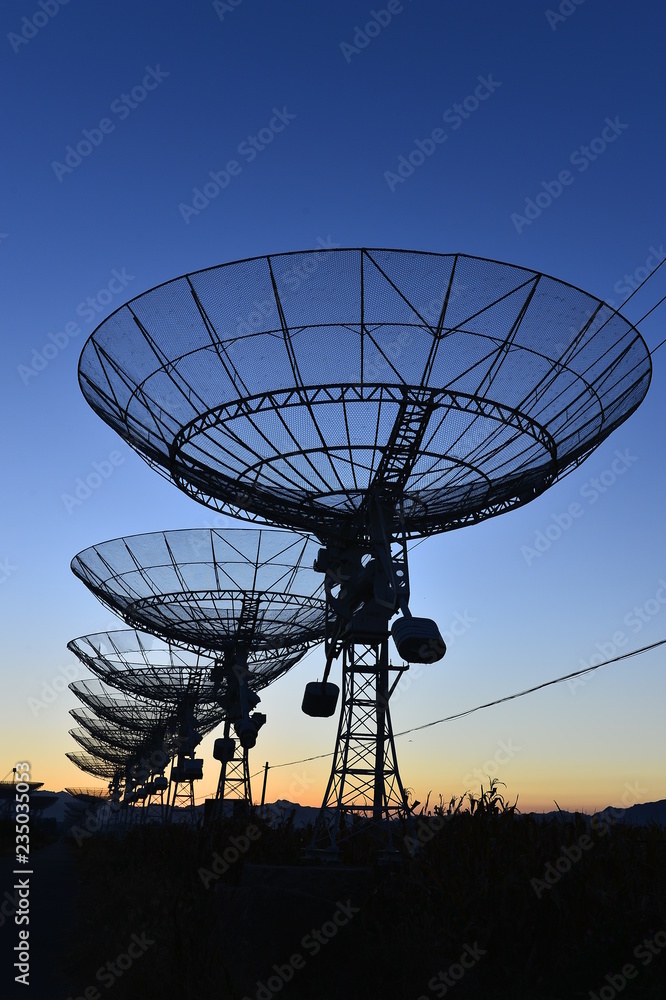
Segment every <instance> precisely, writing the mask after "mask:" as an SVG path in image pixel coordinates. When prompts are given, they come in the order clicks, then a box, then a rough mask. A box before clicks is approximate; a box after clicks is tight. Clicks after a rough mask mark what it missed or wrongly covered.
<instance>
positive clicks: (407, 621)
mask: <svg viewBox="0 0 666 1000" xmlns="http://www.w3.org/2000/svg"><path fill="white" fill-rule="evenodd" d="M294 265H296V266H300V267H301V268H302V271H303V273H304V274H308V275H309V278H308V279H307V281H304V282H301V283H300V284H299V285H298V286H297V287H294V286H293V283H289V282H287V281H285V280H284V275H285V273H286V272H285V268H286V267H287V266H289V269H290V271H291V272H293V267H294ZM258 298H259V299H261V301H262V302H265V303H268V306H267V307H266V308H265V309H264V310H262V312H263V313H264V315H263V316H262V317H261V318H259V319H257V321H256V322H254V320H253V323H254V326H253V328H252V329H251V330H250V332H248V331H247V329H246V327H247V325H248V324H247V323H241V324H240V325H239V317H241V319H242V317H244V316H249V315H251V314H253V315H254V316H256V311H255V308H254V302H255V301H256V300H257V299H258ZM650 376H651V364H650V356H649V353H648V350H647V348H646V346H645V343H644V342H643V340H642V338H641V336H640V335H639V333H638V331H637V330H636V329H635V327H634V326H633V325H632V324H631V323H630V322H628V321H627V320H626V319H625V318H624V317H623V316H621V315H620V314H619V313H618V312H616V311H615V310H613V309H611V308H610V307H609V306H607V305H606V304H605V303H603V302H602V301H601V300H599V299H597V298H595V297H594V296H591V295H588V294H587V293H585V292H583V291H581V290H580V289H577V288H574V287H573V286H571V285H568V284H566V283H564V282H561V281H557V280H555V279H553V278H550V277H548V276H547V275H544V274H541V273H539V272H536V271H532V270H529V269H527V268H521V267H514V266H511V265H508V264H502V263H499V262H496V261H490V260H485V259H481V258H474V257H468V256H465V255H462V254H456V255H442V254H431V253H416V252H410V251H403V250H367V249H353V250H330V251H308V252H305V253H298V254H285V255H276V256H273V257H270V258H269V257H261V258H255V259H252V260H245V261H239V262H236V263H233V264H227V265H222V266H219V267H215V268H210V269H208V270H205V271H200V272H197V273H194V274H190V275H186V276H184V277H181V278H177V279H175V280H174V281H171V282H168V283H167V284H165V285H161V286H159V287H158V288H155V289H153V290H151V291H149V292H146V293H144V294H143V295H140V296H138V297H137V298H136V299H133V300H132V301H131V302H130V303H128V304H127V305H126V306H124V307H122V308H121V309H119V310H118V311H117V312H115V313H114V314H113V315H112V316H111V317H109V319H107V320H106V321H105V322H104V323H102V324H101V325H100V326H99V327H98V328H97V330H95V332H94V333H93V335H92V336H91V337H90V339H89V340H88V342H87V343H86V345H85V347H84V349H83V352H82V355H81V360H80V365H79V378H80V383H81V388H82V390H83V393H84V395H85V397H86V399H87V400H88V402H89V403H90V405H91V406H92V407H93V409H95V410H96V412H97V413H99V414H100V416H102V418H103V419H104V420H105V421H106V422H107V423H108V424H110V426H112V427H113V428H114V429H115V430H117V431H118V433H119V434H121V435H122V436H123V437H124V438H125V440H126V441H127V442H128V443H129V444H130V445H131V446H132V447H133V448H134V449H135V450H136V451H137V452H138V453H139V454H140V455H142V457H143V458H145V459H146V461H148V462H149V463H150V464H151V465H152V466H153V467H155V468H156V469H157V470H158V471H159V472H161V473H162V474H163V475H165V476H167V477H169V478H171V479H172V480H173V481H174V482H175V483H176V484H177V485H178V486H179V487H180V488H181V489H182V490H184V491H185V492H186V493H188V494H189V495H191V496H192V497H194V498H195V499H197V500H199V501H200V502H202V503H204V504H206V505H208V506H210V507H212V508H214V509H216V510H220V511H224V512H226V513H230V514H234V515H237V516H241V517H246V518H247V517H249V518H251V519H262V520H265V521H268V522H270V523H273V524H279V525H283V526H285V527H289V528H291V529H298V530H300V531H306V532H310V533H311V534H313V535H315V536H316V537H318V538H319V539H320V540H321V542H322V544H323V547H322V549H321V550H320V552H319V554H318V556H317V560H316V564H315V565H316V568H317V570H319V571H320V572H322V573H324V574H325V585H326V594H327V603H328V620H327V636H326V650H327V664H326V670H325V673H324V677H323V681H322V683H321V684H311V685H308V688H307V689H306V694H305V698H304V702H303V708H304V711H306V712H307V713H308V714H310V715H315V716H316V715H319V716H325V715H330V714H332V712H333V711H334V709H335V703H336V700H337V693H338V692H337V688H336V686H335V685H333V684H329V683H327V678H328V674H329V671H330V669H331V665H332V663H333V661H334V660H335V659H336V658H337V657H338V656H341V657H342V663H343V685H344V699H343V705H342V711H341V716H340V724H339V729H338V737H337V742H336V753H335V756H334V762H333V769H332V773H331V778H330V781H329V785H328V788H327V791H326V794H325V798H324V803H323V807H322V813H321V817H320V822H319V824H318V827H317V833H316V843H317V844H318V845H321V846H328V847H329V848H331V849H333V850H334V849H335V846H336V842H337V840H338V838H339V836H340V830H341V825H342V824H343V823H344V822H345V818H346V817H348V816H350V815H352V816H353V815H356V816H369V817H372V818H373V819H374V820H375V821H379V820H381V819H383V818H390V817H391V816H394V815H395V814H396V813H398V814H399V813H401V812H403V813H404V812H405V811H408V807H407V802H406V797H405V792H404V789H403V786H402V783H401V780H400V775H399V772H398V767H397V761H396V754H395V746H394V741H393V732H392V726H391V719H390V713H389V698H390V695H391V692H392V691H393V689H394V687H395V684H396V683H397V678H396V679H395V680H393V679H392V678H391V673H392V671H393V670H394V668H393V667H392V666H391V664H390V662H389V652H388V637H389V622H390V621H391V619H392V618H393V617H394V616H395V615H396V614H397V613H398V612H399V611H401V612H402V617H400V618H398V619H397V620H396V621H395V622H394V623H393V626H392V628H391V629H390V631H391V633H392V635H393V638H394V641H395V644H396V646H397V649H398V652H399V654H400V655H401V657H402V658H403V659H404V660H406V661H407V662H433V661H435V660H438V659H440V658H441V657H442V656H443V655H444V650H445V647H444V643H443V641H442V639H441V636H440V634H439V631H438V629H437V626H436V625H435V623H434V622H432V621H430V620H428V619H417V618H413V617H411V615H410V613H409V606H408V603H409V576H408V566H407V540H408V539H410V538H422V537H427V536H429V535H433V534H435V533H438V532H443V531H448V530H452V529H454V528H459V527H463V526H465V525H468V524H473V523H477V522H479V521H482V520H484V519H486V518H488V517H493V516H496V515H498V514H501V513H504V512H505V511H508V510H511V509H513V508H515V507H519V506H521V505H522V504H525V503H527V502H528V501H530V500H532V499H533V498H534V497H537V496H539V495H540V494H541V493H543V492H544V491H545V490H546V489H548V488H549V487H550V486H551V485H552V484H553V483H555V482H556V481H558V480H559V479H561V478H562V477H563V476H564V475H566V474H567V473H568V472H571V471H572V470H573V469H574V468H575V467H576V466H577V465H578V464H580V462H582V461H583V460H584V459H585V458H586V457H587V456H588V455H589V454H590V453H591V452H592V451H593V450H594V449H595V448H596V447H597V446H598V445H599V444H600V443H601V442H602V441H603V440H605V438H606V437H607V436H608V435H609V434H610V433H611V432H612V431H613V430H614V429H615V428H616V427H618V426H619V425H620V424H621V423H622V422H623V421H624V420H625V419H626V418H627V417H628V416H629V415H630V414H631V413H632V412H633V411H634V410H635V409H636V407H637V406H638V405H639V404H640V402H641V401H642V399H643V397H644V396H645V393H646V391H647V389H648V385H649V382H650ZM146 599H147V601H148V602H149V600H150V598H149V597H148V596H147V597H146ZM327 810H330V811H332V816H333V818H332V820H331V821H330V822H329V820H328V816H329V812H328V811H327Z"/></svg>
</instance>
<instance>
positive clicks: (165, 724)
mask: <svg viewBox="0 0 666 1000" xmlns="http://www.w3.org/2000/svg"><path fill="white" fill-rule="evenodd" d="M69 688H70V691H73V693H74V694H75V695H76V696H77V698H78V699H79V700H80V701H82V702H83V704H84V705H86V706H87V708H88V709H89V711H87V712H86V710H85V709H76V708H75V709H72V710H71V712H70V714H71V715H72V716H73V717H74V718H75V719H76V721H77V722H79V723H80V724H81V725H82V726H83V727H84V728H85V729H87V730H88V731H89V732H92V729H91V726H94V725H95V723H97V725H98V726H100V727H102V728H104V727H105V726H107V725H109V724H110V725H111V727H112V729H113V731H115V730H116V729H118V730H120V729H124V730H125V732H126V733H127V734H128V736H129V735H131V734H142V736H143V738H146V737H147V736H152V735H153V734H155V733H157V732H161V733H163V734H164V733H166V734H169V733H172V732H175V731H176V729H177V724H178V721H179V705H180V704H183V703H184V702H185V701H189V702H191V704H192V705H193V706H195V707H194V711H195V714H196V721H197V729H198V730H199V732H200V733H202V735H205V734H206V733H209V732H211V730H213V729H214V728H215V726H217V725H218V724H219V723H220V722H221V721H222V720H223V719H224V710H223V709H222V708H221V707H220V706H219V705H217V704H213V703H211V702H206V699H205V697H203V698H200V696H199V690H198V686H197V685H196V684H193V685H192V686H191V687H190V688H189V690H188V691H187V692H185V693H184V694H183V696H182V699H181V698H180V697H179V696H176V695H175V694H173V693H172V694H165V695H164V697H163V698H161V699H159V703H157V702H155V701H153V702H150V701H139V700H138V699H136V698H132V697H125V696H124V695H119V694H118V693H117V692H116V691H112V690H110V689H109V688H108V687H106V686H105V685H104V684H102V683H101V682H100V681H98V680H97V679H95V680H86V681H84V680H80V681H72V683H71V684H70V685H69ZM104 738H107V737H104ZM167 738H168V735H167ZM127 745H128V740H126V742H125V746H127Z"/></svg>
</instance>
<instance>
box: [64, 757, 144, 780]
mask: <svg viewBox="0 0 666 1000" xmlns="http://www.w3.org/2000/svg"><path fill="white" fill-rule="evenodd" d="M65 756H66V757H67V759H68V760H71V762H72V764H76V766H77V767H78V768H80V769H81V770H82V771H85V772H86V773H87V774H94V775H95V777H96V778H104V779H105V780H107V781H117V780H119V779H122V778H123V777H124V767H122V766H120V765H118V764H113V763H112V762H111V761H108V760H102V759H101V758H100V757H97V756H96V755H95V754H92V753H85V752H83V751H81V750H77V751H72V752H70V753H67V754H65ZM127 763H128V764H129V763H130V756H129V754H128V758H127Z"/></svg>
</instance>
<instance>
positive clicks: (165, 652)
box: [67, 629, 303, 710]
mask: <svg viewBox="0 0 666 1000" xmlns="http://www.w3.org/2000/svg"><path fill="white" fill-rule="evenodd" d="M67 648H68V649H70V650H71V651H72V652H73V653H74V654H75V655H76V656H78V658H79V659H80V660H81V661H82V662H83V663H85V665H86V666H87V667H88V668H89V669H90V670H91V671H92V672H93V673H94V674H95V675H96V676H97V677H99V678H100V680H102V681H103V682H104V683H105V684H108V685H110V686H111V687H113V688H115V689H116V690H118V691H123V692H125V693H126V694H131V695H134V696H135V697H137V698H147V699H151V700H155V701H162V702H164V701H168V702H174V701H179V700H181V699H182V698H184V697H186V696H187V695H188V694H189V693H191V692H192V693H196V698H197V704H198V705H199V706H202V705H204V704H210V705H216V706H217V705H219V702H220V696H221V695H222V696H223V695H224V692H225V689H226V679H225V678H222V680H221V681H220V682H217V683H216V682H213V681H212V680H211V678H210V674H211V671H212V670H213V668H214V667H215V664H216V658H215V656H214V654H213V653H208V652H204V651H203V650H199V651H195V650H190V649H187V648H185V647H182V646H176V645H174V644H173V643H171V642H165V641H164V640H162V639H159V638H158V637H156V636H154V635H150V634H149V633H147V632H139V631H138V630H136V629H121V630H118V631H115V632H100V633H97V634H96V635H84V636H81V637H80V638H78V639H72V641H71V642H69V643H67ZM302 655H303V652H302V651H300V650H298V651H296V652H285V653H280V652H278V653H274V652H272V653H270V654H268V653H264V654H263V656H262V655H261V654H259V653H255V654H252V658H251V663H250V665H249V667H248V674H247V682H248V685H249V687H250V688H251V689H252V690H253V691H260V690H261V689H262V688H265V687H266V686H267V685H268V684H270V683H271V682H272V681H274V680H275V679H276V678H277V677H279V676H280V675H281V674H283V673H285V672H286V671H287V670H289V669H290V667H292V666H294V664H295V663H297V662H298V660H300V658H301V657H302ZM200 710H201V709H200Z"/></svg>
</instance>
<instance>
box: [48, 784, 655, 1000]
mask: <svg viewBox="0 0 666 1000" xmlns="http://www.w3.org/2000/svg"><path fill="white" fill-rule="evenodd" d="M308 836H309V831H308V830H295V829H293V828H292V825H291V823H290V822H289V821H288V820H287V821H285V822H283V823H282V824H281V825H280V826H279V828H277V829H275V828H271V827H269V826H268V825H266V824H265V823H263V822H262V821H261V819H259V818H257V817H250V818H249V819H248V818H245V819H244V820H242V821H241V820H237V821H235V822H232V821H228V822H225V823H223V824H222V825H220V826H219V827H218V828H217V829H216V830H215V833H214V835H211V833H210V831H208V832H205V833H204V832H197V831H195V830H192V829H189V828H186V827H170V828H161V827H143V828H141V827H139V828H136V829H133V830H130V831H129V832H127V833H126V834H125V835H124V836H122V837H120V836H104V837H95V838H90V839H87V840H85V841H84V842H83V843H82V845H81V846H80V847H78V848H77V847H74V848H73V852H74V856H75V861H76V870H77V876H78V879H79V895H78V900H77V916H76V919H77V922H78V926H77V928H76V931H77V932H76V935H75V938H74V941H75V942H76V943H75V944H73V946H72V948H71V949H70V950H69V953H68V954H67V956H66V958H65V966H64V968H65V969H66V971H67V973H68V976H69V978H70V979H71V978H72V977H74V979H75V981H76V982H77V983H78V984H79V985H78V989H79V994H78V995H80V996H85V997H86V1000H88V998H89V997H90V998H91V1000H97V997H95V993H94V992H93V991H94V990H97V991H98V992H99V994H100V996H105V995H106V990H107V989H109V988H110V987H111V986H113V990H114V992H113V996H114V1000H122V998H123V997H128V998H129V997H139V996H140V997H142V998H152V997H156V998H157V997H160V998H164V1000H168V998H171V997H173V998H179V1000H208V998H211V1000H212V998H215V1000H226V998H230V1000H270V998H271V997H273V996H276V995H278V994H279V995H280V996H282V997H285V998H293V1000H300V998H303V1000H306V998H307V1000H315V998H316V1000H327V998H329V997H330V998H339V997H346V998H350V1000H357V998H358V1000H360V998H362V997H367V996H381V997H383V998H387V1000H393V998H395V1000H431V998H434V997H444V996H448V995H453V996H454V997H455V998H457V1000H462V998H464V997H484V998H486V997H487V998H493V1000H496V998H499V1000H504V998H507V1000H508V998H512V1000H523V998H524V1000H532V998H534V1000H540V998H562V1000H568V998H579V997H580V998H588V1000H594V998H595V997H597V998H599V1000H611V998H612V997H614V996H616V995H618V994H621V995H622V997H623V998H626V1000H631V998H639V997H640V998H653V1000H663V996H664V983H665V982H666V863H665V862H666V835H665V833H664V830H663V829H662V828H661V827H655V826H652V827H649V828H632V827H625V826H623V825H621V824H619V823H617V824H613V823H612V822H610V823H609V822H605V823H602V822H594V821H593V822H592V823H591V824H590V822H589V820H588V819H586V818H585V817H582V816H577V817H575V819H574V820H573V821H564V820H561V819H554V820H550V821H548V822H543V821H539V820H537V819H535V818H533V817H530V816H521V815H519V814H518V813H517V812H515V811H514V810H513V809H512V808H511V807H507V806H506V805H505V803H504V802H503V800H502V798H501V796H499V795H498V794H497V789H496V788H495V789H491V793H490V794H489V795H488V794H487V795H485V796H484V797H482V799H481V800H478V799H474V798H471V799H469V800H468V801H465V802H463V801H459V802H455V801H452V802H451V803H449V804H448V806H442V805H441V804H440V806H438V807H436V808H435V809H433V810H429V811H428V812H427V813H424V814H422V815H421V816H420V817H417V818H416V821H415V823H414V824H413V825H412V826H411V827H404V828H402V829H401V831H400V832H399V834H398V835H396V836H395V837H394V844H393V846H394V847H395V848H396V849H397V850H398V852H399V857H397V858H396V856H395V855H393V859H392V860H391V856H390V855H385V856H384V861H385V862H386V863H384V864H380V865H377V864H374V863H373V858H374V857H376V843H373V842H372V840H371V838H370V835H368V834H367V833H364V832H360V833H357V834H355V835H354V836H352V837H351V839H350V841H349V844H348V847H347V849H346V851H345V852H344V855H345V856H343V857H342V859H341V863H340V864H339V865H337V866H333V867H330V866H329V867H328V868H325V867H322V866H312V865H310V866H306V865H304V864H303V862H302V860H301V858H302V849H303V847H304V846H306V845H307V842H308ZM86 988H87V989H88V990H89V993H88V994H86V993H85V990H86Z"/></svg>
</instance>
